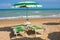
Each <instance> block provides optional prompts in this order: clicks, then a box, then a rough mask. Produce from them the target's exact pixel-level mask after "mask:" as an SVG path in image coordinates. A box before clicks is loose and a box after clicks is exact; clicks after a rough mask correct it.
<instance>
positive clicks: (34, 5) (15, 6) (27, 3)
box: [12, 1, 42, 8]
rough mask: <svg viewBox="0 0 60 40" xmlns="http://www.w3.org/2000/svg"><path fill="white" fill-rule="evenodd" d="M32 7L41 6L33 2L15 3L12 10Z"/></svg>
mask: <svg viewBox="0 0 60 40" xmlns="http://www.w3.org/2000/svg"><path fill="white" fill-rule="evenodd" d="M33 7H42V5H41V4H38V3H36V2H34V1H23V2H17V3H16V4H14V5H13V6H12V8H33Z"/></svg>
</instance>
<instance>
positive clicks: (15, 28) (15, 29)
mask: <svg viewBox="0 0 60 40" xmlns="http://www.w3.org/2000/svg"><path fill="white" fill-rule="evenodd" d="M24 30H25V28H24V26H16V27H13V31H14V34H15V35H18V34H19V33H20V32H22V31H24Z"/></svg>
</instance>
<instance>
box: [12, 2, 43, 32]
mask: <svg viewBox="0 0 60 40" xmlns="http://www.w3.org/2000/svg"><path fill="white" fill-rule="evenodd" d="M38 7H42V5H41V4H38V3H36V2H34V1H23V2H17V3H16V4H14V5H13V6H12V8H26V9H28V8H38ZM27 11H28V10H26V12H27ZM26 18H27V19H28V13H26ZM32 28H34V29H41V28H38V27H36V26H33V27H32ZM16 29H17V30H18V29H19V28H16ZM20 29H21V28H20ZM20 29H19V30H18V32H19V31H20Z"/></svg>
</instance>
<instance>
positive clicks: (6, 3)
mask: <svg viewBox="0 0 60 40" xmlns="http://www.w3.org/2000/svg"><path fill="white" fill-rule="evenodd" d="M21 1H25V0H0V9H9V8H11V6H12V5H13V4H15V3H17V2H21ZM27 1H35V2H37V3H39V4H41V5H43V7H41V8H60V0H27Z"/></svg>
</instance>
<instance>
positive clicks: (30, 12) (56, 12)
mask: <svg viewBox="0 0 60 40" xmlns="http://www.w3.org/2000/svg"><path fill="white" fill-rule="evenodd" d="M18 18H60V9H0V20H3V19H18Z"/></svg>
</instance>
